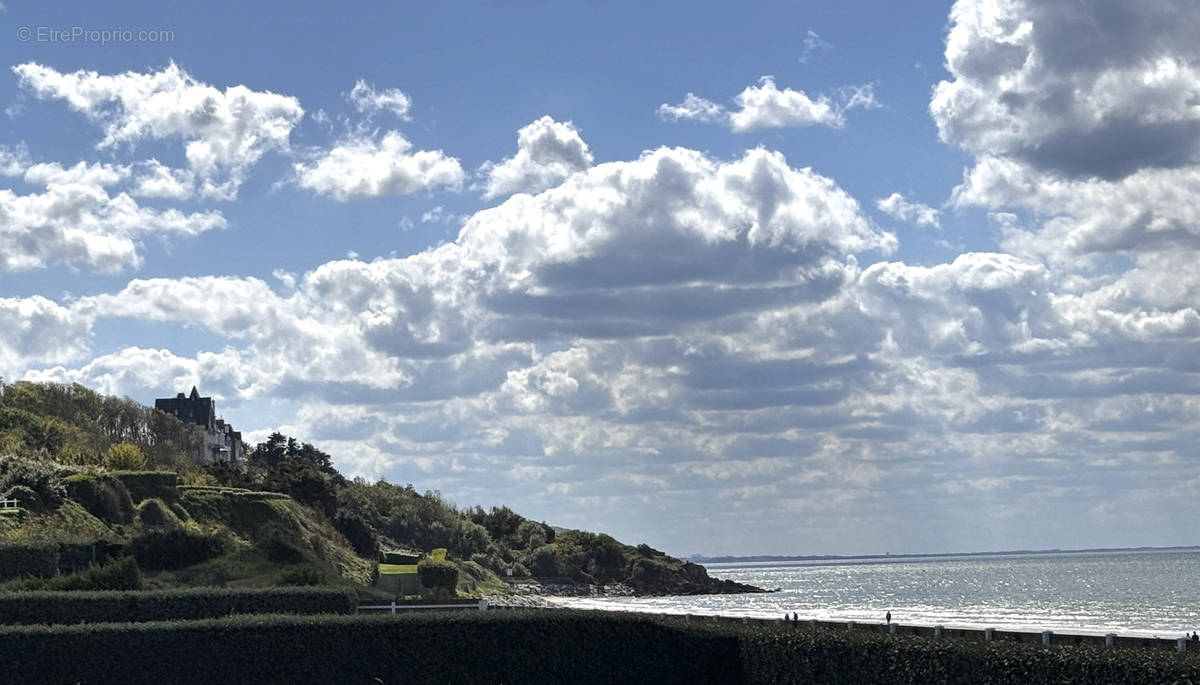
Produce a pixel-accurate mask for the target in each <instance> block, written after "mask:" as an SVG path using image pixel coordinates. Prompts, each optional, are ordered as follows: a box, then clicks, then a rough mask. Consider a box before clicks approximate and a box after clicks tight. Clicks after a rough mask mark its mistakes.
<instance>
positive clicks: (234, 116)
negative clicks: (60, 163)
mask: <svg viewBox="0 0 1200 685" xmlns="http://www.w3.org/2000/svg"><path fill="white" fill-rule="evenodd" d="M13 71H14V72H15V73H16V74H17V77H18V79H19V81H20V84H21V86H22V87H24V88H27V89H28V90H30V91H31V92H33V93H34V94H35V95H37V96H38V97H39V98H55V99H60V100H63V101H65V102H66V103H67V104H68V105H69V106H70V107H71V108H72V109H74V110H76V111H78V112H81V113H82V114H84V115H85V116H86V117H87V118H88V119H90V120H92V121H94V122H96V123H97V124H99V125H100V126H101V127H102V128H103V129H104V138H103V139H102V140H101V141H100V144H99V146H100V147H101V148H113V147H116V146H118V145H131V146H132V145H136V144H137V143H138V142H139V141H141V140H143V139H154V140H162V139H176V138H177V139H180V140H182V141H183V143H184V149H185V152H186V155H187V160H188V167H189V170H190V171H191V172H193V173H194V174H195V175H196V178H197V181H198V183H199V192H200V193H201V194H202V195H204V196H207V197H214V198H219V199H232V198H234V197H235V196H236V195H237V191H238V187H239V186H240V185H241V183H242V181H243V180H244V178H245V175H246V173H247V171H248V170H249V168H250V167H251V166H253V165H254V164H255V163H257V162H258V160H259V159H260V158H261V157H262V156H263V155H264V154H265V153H266V152H268V151H270V150H287V149H288V147H289V136H290V135H291V132H292V129H293V128H294V127H295V126H296V125H297V124H298V123H299V122H300V119H301V118H302V117H303V115H304V110H303V109H302V108H301V107H300V103H299V101H297V100H296V98H294V97H289V96H285V95H278V94H276V93H272V92H269V91H255V90H251V89H250V88H247V87H246V86H242V85H238V86H230V87H228V88H226V89H225V90H223V91H222V90H219V89H217V88H216V87H214V86H211V85H208V84H206V83H203V82H201V81H198V80H196V79H195V78H194V77H193V76H192V75H190V74H188V73H187V72H186V71H184V70H183V69H182V68H180V67H179V66H178V65H176V64H175V63H174V62H172V63H171V64H169V65H168V66H167V67H166V68H164V69H162V70H161V71H158V72H151V73H138V72H133V71H128V72H125V73H121V74H100V73H98V72H95V71H89V70H79V71H74V72H70V73H63V72H60V71H58V70H56V69H54V68H53V67H48V66H45V65H42V64H38V63H36V62H27V63H24V64H20V65H17V66H15V67H13Z"/></svg>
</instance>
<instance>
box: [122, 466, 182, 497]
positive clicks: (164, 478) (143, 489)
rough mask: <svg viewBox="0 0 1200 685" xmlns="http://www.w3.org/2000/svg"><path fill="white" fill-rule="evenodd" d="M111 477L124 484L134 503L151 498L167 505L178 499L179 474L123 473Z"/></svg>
mask: <svg viewBox="0 0 1200 685" xmlns="http://www.w3.org/2000/svg"><path fill="white" fill-rule="evenodd" d="M113 475H114V476H116V477H117V478H119V479H120V480H121V482H122V483H124V484H125V488H126V489H127V490H129V496H130V497H132V498H133V501H134V502H141V501H142V500H145V499H150V498H151V497H157V498H159V499H161V500H162V501H164V502H168V503H169V502H174V501H176V500H178V499H179V474H177V473H175V472H174V471H124V472H118V473H114V474H113Z"/></svg>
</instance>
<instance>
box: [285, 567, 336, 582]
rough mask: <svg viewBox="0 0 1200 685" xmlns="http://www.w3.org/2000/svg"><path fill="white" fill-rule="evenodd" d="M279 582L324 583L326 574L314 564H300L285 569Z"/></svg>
mask: <svg viewBox="0 0 1200 685" xmlns="http://www.w3.org/2000/svg"><path fill="white" fill-rule="evenodd" d="M279 582H280V583H281V584H283V585H295V586H312V585H323V584H324V583H325V574H323V573H321V571H320V570H318V569H316V568H314V567H312V566H298V567H296V568H292V569H288V570H287V571H284V573H283V574H282V575H281V576H280V577H279Z"/></svg>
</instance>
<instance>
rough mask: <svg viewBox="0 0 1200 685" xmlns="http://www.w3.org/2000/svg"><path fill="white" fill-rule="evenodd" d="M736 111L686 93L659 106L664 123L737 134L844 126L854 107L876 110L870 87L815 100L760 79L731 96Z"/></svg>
mask: <svg viewBox="0 0 1200 685" xmlns="http://www.w3.org/2000/svg"><path fill="white" fill-rule="evenodd" d="M733 100H734V102H735V103H736V104H737V106H738V109H736V110H727V109H726V108H724V107H722V106H721V105H718V104H717V103H715V102H712V101H710V100H706V99H704V98H702V97H699V96H696V95H695V94H693V93H688V94H687V97H686V98H685V99H684V101H683V102H682V103H680V104H678V105H667V104H663V105H660V106H659V108H658V115H659V117H660V118H662V119H663V120H664V121H681V120H689V121H701V122H705V123H721V124H724V125H726V126H728V127H729V128H730V129H731V130H733V131H734V132H737V133H745V132H748V131H755V130H758V129H763V128H787V127H798V126H829V127H831V128H841V127H843V126H845V125H846V118H845V113H846V111H848V110H851V109H855V108H862V109H873V108H876V107H879V106H880V105H879V102H878V101H876V100H875V89H874V87H873V86H871V85H870V84H864V85H859V86H845V87H843V88H840V89H838V91H837V92H836V93H835V94H834V95H833V96H829V95H820V96H817V97H816V98H813V97H812V96H810V95H808V94H807V93H805V92H804V91H802V90H793V89H791V88H784V89H782V90H780V89H779V87H778V86H776V85H775V79H774V78H773V77H771V76H763V77H762V78H761V79H759V81H758V83H757V84H756V85H752V86H747V87H746V88H745V90H743V91H742V92H741V93H738V94H737V95H736V96H735V97H734V99H733Z"/></svg>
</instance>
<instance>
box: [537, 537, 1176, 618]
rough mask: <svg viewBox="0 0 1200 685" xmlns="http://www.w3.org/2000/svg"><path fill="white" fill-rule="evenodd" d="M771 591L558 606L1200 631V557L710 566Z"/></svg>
mask: <svg viewBox="0 0 1200 685" xmlns="http://www.w3.org/2000/svg"><path fill="white" fill-rule="evenodd" d="M704 566H705V568H707V569H708V573H709V575H710V576H714V577H717V578H728V579H730V580H735V581H738V582H740V583H748V584H750V585H755V586H758V587H761V588H769V589H778V592H771V593H765V594H737V595H690V596H668V597H577V598H565V597H564V598H555V599H554V600H553V601H554V602H555V603H556V604H560V605H562V606H569V607H575V608H585V609H608V610H619V611H646V612H654V613H666V614H695V615H724V616H750V617H760V618H782V617H783V615H784V614H785V613H787V614H793V613H794V614H798V615H799V617H800V618H801V619H802V620H804V619H811V618H816V619H821V620H831V621H857V622H873V623H883V622H884V616H885V614H886V612H889V611H890V612H891V614H892V620H893V621H894V622H898V623H902V624H907V625H928V626H933V625H942V626H945V627H947V628H951V627H963V628H989V627H991V628H997V629H1000V630H1022V631H1042V630H1052V631H1055V632H1059V633H1072V634H1088V635H1090V634H1096V635H1103V634H1105V633H1117V634H1119V635H1132V636H1148V637H1163V638H1177V637H1181V636H1182V635H1183V634H1184V633H1185V632H1187V633H1190V632H1191V631H1194V630H1200V548H1189V549H1186V550H1180V549H1172V550H1138V551H1119V552H1114V551H1103V552H1054V553H1035V554H988V555H964V556H938V557H886V558H871V559H839V560H836V561H803V562H761V563H726V564H705V565H704Z"/></svg>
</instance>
